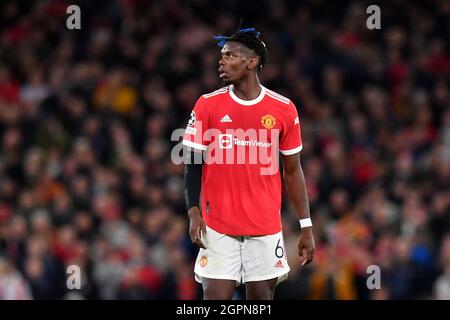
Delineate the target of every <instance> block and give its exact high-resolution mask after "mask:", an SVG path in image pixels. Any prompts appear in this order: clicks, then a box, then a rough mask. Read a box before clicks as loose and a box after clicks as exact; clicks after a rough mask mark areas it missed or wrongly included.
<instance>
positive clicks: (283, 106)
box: [265, 88, 297, 118]
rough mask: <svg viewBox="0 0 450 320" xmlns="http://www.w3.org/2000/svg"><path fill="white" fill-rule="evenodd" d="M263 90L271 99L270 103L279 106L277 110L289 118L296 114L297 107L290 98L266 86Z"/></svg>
mask: <svg viewBox="0 0 450 320" xmlns="http://www.w3.org/2000/svg"><path fill="white" fill-rule="evenodd" d="M265 90H266V96H267V97H269V99H271V100H272V101H271V102H272V103H274V104H276V105H277V106H278V107H279V108H278V110H280V111H281V112H282V113H284V114H285V115H287V116H288V117H289V118H290V117H292V116H296V115H297V107H296V106H295V104H294V103H293V102H292V100H291V99H289V98H287V97H285V96H283V95H281V94H279V93H277V92H275V91H273V90H270V89H267V88H265Z"/></svg>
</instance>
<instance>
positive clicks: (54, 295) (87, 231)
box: [0, 0, 450, 299]
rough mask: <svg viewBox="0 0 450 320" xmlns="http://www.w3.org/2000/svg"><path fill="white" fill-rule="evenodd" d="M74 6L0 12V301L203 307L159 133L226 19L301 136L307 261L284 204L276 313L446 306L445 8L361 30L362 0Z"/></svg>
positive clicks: (204, 68) (178, 119) (448, 100)
mask: <svg viewBox="0 0 450 320" xmlns="http://www.w3.org/2000/svg"><path fill="white" fill-rule="evenodd" d="M73 2H74V3H77V4H78V5H79V6H80V8H81V30H68V29H67V28H66V18H67V17H68V14H66V8H67V6H68V5H70V4H72V3H70V1H59V0H42V1H24V0H22V1H19V0H16V1H11V0H5V1H1V3H0V299H199V298H201V297H202V294H201V287H200V285H198V284H197V283H195V281H194V277H193V264H194V259H195V256H196V252H197V249H196V248H194V247H193V246H192V244H191V243H190V239H189V236H188V233H187V231H188V224H189V221H188V218H187V214H186V209H185V204H184V195H183V170H184V168H183V165H178V164H174V163H173V162H172V161H171V150H172V148H173V147H174V146H175V145H176V144H178V143H179V141H172V139H171V133H172V132H173V130H174V129H177V128H183V127H185V126H186V123H187V120H188V115H189V113H190V111H191V109H192V107H193V105H194V104H195V101H196V99H197V98H198V97H199V96H200V95H201V94H203V93H207V92H211V91H213V90H215V89H217V88H219V87H220V86H221V83H220V82H219V79H218V76H217V67H218V57H219V49H218V48H217V47H216V46H215V43H214V41H212V36H213V35H216V34H230V33H233V32H234V31H236V30H237V28H238V26H239V21H240V18H244V22H243V27H256V28H257V29H258V30H259V31H261V33H262V35H263V39H264V41H265V43H266V44H267V47H268V50H269V54H268V63H267V65H266V66H265V67H264V69H263V70H262V72H261V76H260V78H261V82H262V83H263V84H264V85H265V86H266V87H268V88H270V89H272V90H274V91H277V92H279V93H280V94H283V95H285V96H287V97H289V98H290V99H291V100H292V101H293V102H294V103H295V104H296V106H297V108H298V111H299V115H300V118H301V125H302V136H303V145H304V148H303V150H302V152H301V162H302V166H303V170H304V172H305V177H306V182H307V189H308V196H309V201H310V207H311V214H312V218H313V223H314V232H315V239H316V247H317V251H316V256H315V261H314V262H313V263H312V264H311V265H310V266H308V267H306V268H303V269H302V268H301V267H300V259H299V257H298V254H297V246H296V243H297V239H298V235H299V226H298V221H297V220H296V215H295V212H294V210H293V208H292V207H291V205H290V204H289V202H288V201H284V204H283V210H282V217H283V227H284V234H285V239H286V249H287V252H288V260H289V264H290V266H291V269H292V270H291V272H290V275H289V279H288V280H287V281H286V282H284V283H283V284H281V285H280V286H279V287H278V288H277V292H276V298H277V299H450V93H449V84H450V54H449V52H450V47H449V42H448V39H450V34H449V30H450V2H448V1H438V0H423V1H414V2H413V3H412V2H410V1H406V0H394V1H390V2H389V3H383V4H382V5H380V9H381V29H380V30H369V29H367V28H366V19H367V17H368V14H366V8H367V6H368V5H370V4H371V3H368V2H366V1H353V2H348V3H347V4H344V3H343V2H330V1H324V0H310V1H305V2H300V1H294V0H292V1H275V0H264V1H258V2H257V3H253V2H245V1H244V2H240V1H237V0H226V1H208V0H192V1H183V0H167V1H144V0H111V1H87V0H86V1H73ZM285 199H286V200H287V197H285ZM70 265H78V266H79V267H80V270H81V272H82V274H81V289H80V290H69V289H68V288H67V286H66V280H67V277H68V276H69V275H68V274H67V273H66V270H67V267H68V266H70ZM370 265H376V266H379V267H380V274H381V281H380V286H381V287H380V288H379V289H375V290H369V289H368V287H367V278H368V277H369V276H370V274H368V273H367V267H368V266H370ZM244 297H245V295H244V291H243V289H242V287H241V288H239V289H237V290H236V295H235V298H236V299H241V298H244Z"/></svg>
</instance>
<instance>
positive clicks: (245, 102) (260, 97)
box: [228, 84, 266, 106]
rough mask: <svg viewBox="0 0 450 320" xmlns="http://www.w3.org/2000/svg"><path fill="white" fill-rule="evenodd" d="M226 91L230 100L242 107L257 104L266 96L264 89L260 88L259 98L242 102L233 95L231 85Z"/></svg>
mask: <svg viewBox="0 0 450 320" xmlns="http://www.w3.org/2000/svg"><path fill="white" fill-rule="evenodd" d="M228 91H229V92H230V96H231V99H233V100H234V101H236V102H237V103H239V104H242V105H244V106H251V105H254V104H257V103H258V102H261V100H262V99H263V98H264V96H265V94H266V88H264V87H263V86H261V92H260V93H259V96H257V97H256V98H255V99H253V100H242V99H241V98H238V97H237V96H236V95H235V94H234V92H233V85H232V84H231V85H230V89H229V90H228Z"/></svg>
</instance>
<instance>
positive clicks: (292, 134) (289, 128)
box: [280, 101, 303, 156]
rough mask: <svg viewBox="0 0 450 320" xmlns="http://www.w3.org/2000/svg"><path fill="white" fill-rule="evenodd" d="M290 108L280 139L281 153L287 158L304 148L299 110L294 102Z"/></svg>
mask: <svg viewBox="0 0 450 320" xmlns="http://www.w3.org/2000/svg"><path fill="white" fill-rule="evenodd" d="M288 108H289V109H288V112H287V115H286V118H285V123H284V126H283V130H282V132H281V137H280V152H281V153H282V154H284V155H287V156H288V155H292V154H296V153H298V152H300V151H301V150H302V148H303V145H302V135H301V128H300V120H299V117H298V113H297V108H296V107H295V105H294V104H293V103H292V101H291V102H290V103H289V106H288Z"/></svg>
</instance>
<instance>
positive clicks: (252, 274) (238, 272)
mask: <svg viewBox="0 0 450 320" xmlns="http://www.w3.org/2000/svg"><path fill="white" fill-rule="evenodd" d="M206 228H207V231H206V237H203V238H202V240H203V243H204V244H205V247H206V249H202V248H200V251H199V253H198V256H197V260H196V262H195V268H194V272H195V280H196V281H197V282H199V283H202V278H210V279H228V280H235V281H236V286H239V285H240V284H241V283H246V282H250V281H263V280H269V279H274V278H278V281H277V284H278V283H280V282H282V281H284V280H286V279H287V277H288V272H289V270H290V268H289V265H288V263H287V258H286V249H285V247H284V240H283V233H282V232H281V231H280V232H279V233H276V234H272V235H268V236H250V237H249V236H228V235H225V234H221V233H219V232H216V231H214V230H213V229H211V228H209V227H208V226H207V227H206Z"/></svg>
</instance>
